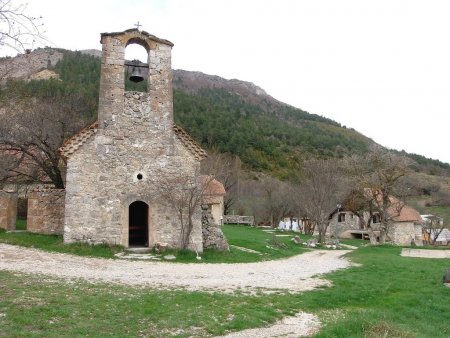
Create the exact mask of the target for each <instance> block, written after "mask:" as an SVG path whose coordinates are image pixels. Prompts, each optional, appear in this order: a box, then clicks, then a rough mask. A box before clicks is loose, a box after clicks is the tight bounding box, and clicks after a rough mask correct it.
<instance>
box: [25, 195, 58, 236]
mask: <svg viewBox="0 0 450 338" xmlns="http://www.w3.org/2000/svg"><path fill="white" fill-rule="evenodd" d="M64 199H65V191H64V190H63V189H46V190H38V191H33V192H31V193H30V194H29V196H28V219H27V230H28V231H29V232H34V233H39V234H46V235H50V234H58V235H61V234H63V232H64Z"/></svg>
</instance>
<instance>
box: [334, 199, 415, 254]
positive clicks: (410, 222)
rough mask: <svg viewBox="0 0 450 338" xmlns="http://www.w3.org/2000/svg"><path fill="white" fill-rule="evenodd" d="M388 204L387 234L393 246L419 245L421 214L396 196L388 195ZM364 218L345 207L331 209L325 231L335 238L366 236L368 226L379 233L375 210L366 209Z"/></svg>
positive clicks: (377, 217) (379, 224)
mask: <svg viewBox="0 0 450 338" xmlns="http://www.w3.org/2000/svg"><path fill="white" fill-rule="evenodd" d="M390 200H391V205H390V207H389V209H388V211H387V213H388V219H389V223H390V225H389V228H388V233H387V237H388V240H391V241H392V243H394V244H396V245H411V243H412V242H414V243H415V244H416V245H423V234H422V222H423V220H422V217H421V216H420V213H419V212H418V211H417V210H416V209H414V208H412V207H410V206H408V205H405V204H404V203H403V202H401V201H400V200H398V199H397V198H395V197H393V196H390ZM362 217H363V218H364V221H363V222H361V221H360V219H359V217H358V216H357V215H356V214H354V213H353V212H352V211H350V210H346V209H345V208H339V209H335V210H334V211H333V212H332V213H331V214H330V217H329V220H330V223H329V227H328V232H329V234H330V235H331V236H336V235H337V237H338V238H367V239H368V234H369V231H368V226H370V227H371V228H372V230H373V231H374V233H375V234H376V235H379V230H380V226H381V223H380V217H379V215H378V214H377V213H376V212H375V213H372V216H371V215H370V213H369V212H368V211H365V212H364V213H363V216H362Z"/></svg>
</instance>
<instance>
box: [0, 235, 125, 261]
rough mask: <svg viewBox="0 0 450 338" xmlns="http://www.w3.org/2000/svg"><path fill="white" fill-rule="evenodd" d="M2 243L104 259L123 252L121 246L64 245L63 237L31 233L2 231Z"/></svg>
mask: <svg viewBox="0 0 450 338" xmlns="http://www.w3.org/2000/svg"><path fill="white" fill-rule="evenodd" d="M0 243H8V244H14V245H21V246H25V247H29V248H37V249H41V250H45V251H51V252H61V253H69V254H74V255H79V256H92V257H104V258H112V257H114V254H115V253H117V252H120V251H122V250H123V248H122V247H119V246H108V245H88V244H81V243H73V244H64V243H63V238H62V236H57V235H39V234H33V233H29V232H5V231H4V230H1V229H0Z"/></svg>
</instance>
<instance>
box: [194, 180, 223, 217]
mask: <svg viewBox="0 0 450 338" xmlns="http://www.w3.org/2000/svg"><path fill="white" fill-rule="evenodd" d="M200 181H201V182H202V184H204V185H205V189H204V191H203V198H202V203H203V204H205V205H207V206H208V208H209V211H210V212H211V216H212V218H213V220H214V222H215V223H216V224H218V225H222V224H223V211H224V197H225V195H226V191H225V188H224V186H223V184H222V183H220V182H219V181H217V180H216V179H215V178H213V177H211V176H208V175H202V176H201V177H200Z"/></svg>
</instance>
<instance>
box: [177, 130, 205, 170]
mask: <svg viewBox="0 0 450 338" xmlns="http://www.w3.org/2000/svg"><path fill="white" fill-rule="evenodd" d="M173 129H174V131H175V135H177V137H178V139H179V140H180V141H181V143H183V144H184V146H185V147H186V148H187V149H188V150H189V152H190V153H191V154H192V155H194V157H195V159H197V160H199V161H200V160H203V159H204V158H206V157H207V156H208V153H207V152H206V151H205V149H203V148H202V147H200V146H199V144H198V143H197V142H195V140H194V139H193V138H192V137H191V135H189V134H188V133H187V132H186V131H185V130H184V129H183V128H181V127H179V126H177V125H176V124H174V125H173Z"/></svg>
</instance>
